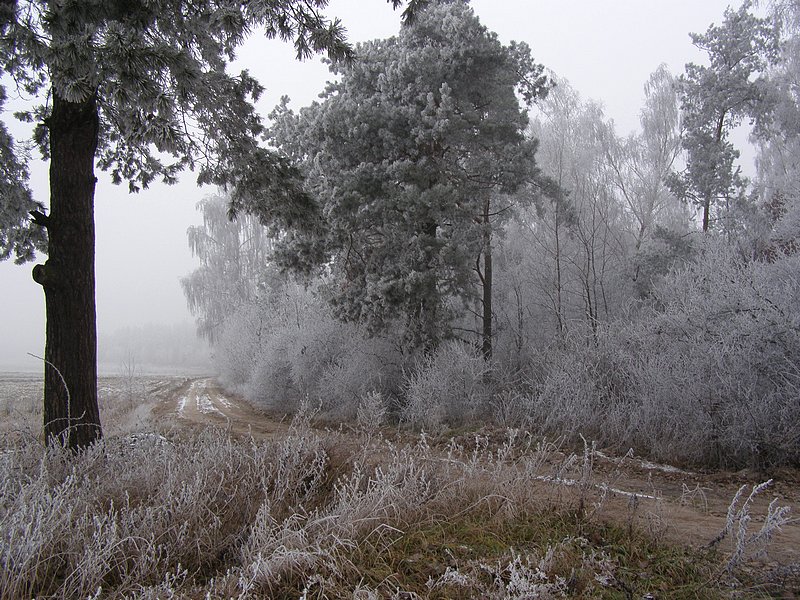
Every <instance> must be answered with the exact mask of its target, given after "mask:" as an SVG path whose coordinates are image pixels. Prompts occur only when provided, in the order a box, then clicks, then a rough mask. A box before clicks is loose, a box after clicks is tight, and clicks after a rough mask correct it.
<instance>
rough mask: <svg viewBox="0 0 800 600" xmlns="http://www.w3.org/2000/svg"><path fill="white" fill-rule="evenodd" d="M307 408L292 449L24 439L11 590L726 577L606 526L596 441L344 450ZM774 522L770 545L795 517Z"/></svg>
mask: <svg viewBox="0 0 800 600" xmlns="http://www.w3.org/2000/svg"><path fill="white" fill-rule="evenodd" d="M300 412H301V418H299V419H298V420H296V421H295V422H294V424H293V425H292V427H291V428H290V430H289V432H288V433H287V435H286V437H285V438H283V439H281V440H280V441H256V440H254V439H251V438H243V439H238V438H233V437H231V436H230V434H229V433H228V432H225V431H222V430H217V429H207V430H205V431H202V432H199V433H194V434H191V435H186V434H185V433H182V432H176V431H168V432H164V433H163V435H160V434H155V433H152V434H140V435H136V436H117V437H115V436H109V437H107V438H105V439H104V440H102V441H101V442H99V443H97V444H96V445H94V446H92V447H91V448H88V449H86V450H84V451H82V452H80V453H78V454H77V455H72V454H67V453H65V452H64V451H62V450H60V449H58V448H43V447H42V446H41V445H40V444H38V443H36V442H35V441H29V442H25V441H24V440H23V441H20V442H19V443H18V444H17V446H16V447H15V448H14V451H13V452H7V453H5V454H3V455H2V460H0V475H2V478H0V498H2V502H0V532H2V534H1V535H0V567H2V568H1V569H0V595H2V597H3V598H10V599H14V598H29V597H40V598H47V597H52V598H56V597H76V598H79V597H80V598H98V599H99V598H122V597H125V598H141V599H151V598H153V599H154V598H168V597H207V598H261V597H295V598H297V597H300V598H322V597H326V598H392V597H397V598H400V597H405V598H410V597H420V598H474V597H485V598H530V597H541V598H547V597H553V598H558V597H565V596H575V595H584V596H593V595H599V596H604V595H610V596H613V595H614V594H616V593H619V592H622V593H624V594H626V595H629V594H634V597H642V596H644V595H645V594H646V593H650V592H651V591H653V590H655V591H658V590H663V589H665V588H664V586H674V587H677V588H680V589H694V588H693V587H692V586H694V587H695V588H696V587H697V586H700V585H706V583H707V582H708V581H710V580H711V578H712V575H713V572H714V568H715V564H714V563H711V562H709V561H708V559H704V558H702V557H699V556H696V555H693V554H690V553H687V551H678V550H676V549H673V548H671V547H670V546H668V545H665V544H663V543H660V542H655V541H653V540H652V539H650V538H648V537H647V536H646V535H645V534H643V533H642V532H641V531H640V530H639V529H638V528H637V527H634V526H633V525H632V523H633V518H631V522H630V523H629V524H628V527H624V526H623V527H613V526H610V525H607V524H605V523H604V522H603V521H602V507H603V505H602V503H601V502H600V500H601V499H602V498H603V497H604V493H603V491H602V490H603V485H602V484H601V483H600V482H599V481H598V480H597V477H598V476H597V473H596V472H595V470H594V460H595V459H594V456H595V450H594V447H593V445H592V444H591V443H588V442H587V443H586V445H585V448H584V452H583V453H581V454H580V455H564V454H563V453H562V452H560V450H559V448H558V446H557V445H553V444H545V443H542V442H539V441H537V440H535V439H534V438H533V437H532V436H531V435H530V434H527V433H524V432H521V431H519V430H513V429H512V430H507V431H506V432H505V436H504V437H503V438H497V439H492V440H490V438H489V437H488V436H481V435H473V436H471V437H467V438H465V439H463V440H460V441H459V440H455V439H454V440H451V441H450V442H449V443H447V444H444V445H443V446H435V445H433V446H432V444H431V442H430V440H429V438H428V437H427V436H425V435H422V436H420V437H419V438H417V439H416V440H414V441H413V442H412V443H407V444H399V443H393V442H390V441H386V440H384V439H382V438H376V437H375V436H372V435H370V434H369V433H366V434H365V435H363V436H362V437H361V438H359V439H360V440H361V441H362V442H363V444H357V445H356V447H355V448H354V449H353V450H352V451H346V450H344V449H343V448H345V446H343V444H342V440H341V439H340V438H339V437H338V434H334V433H325V434H320V433H317V432H315V430H314V429H313V428H311V427H310V426H309V421H310V418H311V415H313V412H314V409H313V408H311V406H310V405H309V404H308V403H305V404H304V406H303V407H302V410H301V411H300ZM367 447H368V448H367ZM570 481H571V482H574V483H573V484H572V485H568V484H567V483H568V482H570ZM565 484H567V485H565ZM605 488H606V489H611V488H610V487H609V486H608V485H606V486H605ZM749 505H750V503H749V501H745V503H744V505H743V506H742V507H740V508H739V509H738V512H735V514H734V513H732V514H733V515H734V516H733V517H731V518H732V519H733V520H732V523H737V522H739V523H741V522H742V517H743V515H745V514H746V513H747V510H748V509H749ZM589 507H592V508H591V509H590V508H589ZM632 510H634V509H632ZM634 512H635V511H634ZM770 514H771V515H772V516H771V517H769V518H768V521H769V522H770V523H772V525H771V526H770V527H768V528H767V531H774V530H776V527H778V526H779V521H780V520H781V519H783V518H785V515H784V514H783V513H782V512H780V510H775V511H772V510H771V512H770ZM736 515H739V516H738V517H737V516H736ZM737 519H738V521H737ZM734 529H735V527H734V526H731V531H733V530H734ZM737 535H738V534H737ZM768 538H769V536H768V535H766V534H762V535H759V534H756V535H755V537H754V536H752V535H751V536H750V537H746V538H745V540H746V542H745V545H747V544H750V545H752V544H762V543H766V542H767V541H769V540H768ZM737 539H738V538H737ZM748 556H750V554H748V553H744V554H742V556H741V557H739V558H737V560H747V558H748ZM705 592H708V593H705ZM674 597H681V596H679V595H678V596H674ZM704 597H711V598H713V597H717V593H716V591H715V590H714V589H710V590H704Z"/></svg>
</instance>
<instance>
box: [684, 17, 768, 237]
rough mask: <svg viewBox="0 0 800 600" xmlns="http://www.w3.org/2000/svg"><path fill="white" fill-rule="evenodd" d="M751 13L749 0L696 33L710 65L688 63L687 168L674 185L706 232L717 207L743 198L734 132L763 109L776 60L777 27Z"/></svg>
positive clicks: (695, 43)
mask: <svg viewBox="0 0 800 600" xmlns="http://www.w3.org/2000/svg"><path fill="white" fill-rule="evenodd" d="M750 8H751V2H749V1H748V2H744V3H743V4H742V6H741V8H739V10H737V11H733V10H731V9H728V10H726V11H725V19H724V21H723V23H722V25H712V26H710V27H709V28H708V30H707V31H706V33H705V34H703V35H699V34H691V38H692V42H693V43H694V45H695V46H697V47H698V48H700V49H701V50H704V51H706V52H707V53H708V58H709V65H708V66H702V65H696V64H694V63H689V64H687V65H686V73H685V74H684V75H683V76H682V77H681V79H680V86H681V112H682V116H683V125H684V136H683V148H684V149H685V150H686V169H685V170H684V171H683V172H682V173H680V174H677V175H676V176H674V177H672V178H671V181H670V183H671V187H672V189H673V191H675V192H676V193H677V194H678V195H679V196H680V197H681V198H683V199H684V200H686V201H690V202H691V203H693V204H694V205H695V206H696V207H697V208H698V209H700V210H701V211H702V213H703V231H704V232H705V231H708V229H709V226H710V223H711V210H712V208H713V207H714V206H715V205H716V204H718V203H720V202H724V203H729V202H731V201H734V200H736V199H737V197H739V196H741V195H742V193H743V190H744V187H745V182H744V180H743V178H742V177H741V175H740V173H739V169H738V168H736V166H735V161H736V159H737V158H738V157H739V151H738V150H736V148H735V147H734V146H733V143H732V142H731V141H730V133H731V131H732V130H733V129H734V128H735V127H737V126H738V125H739V124H740V123H741V122H742V120H743V119H745V118H750V119H754V118H756V117H757V116H758V114H759V112H760V111H763V110H764V106H765V100H766V98H767V90H768V87H767V84H766V79H765V77H764V72H765V70H766V68H767V66H768V65H769V64H770V63H771V62H773V61H774V60H775V59H776V57H777V49H778V45H777V35H776V30H775V28H774V27H772V25H771V24H770V22H769V21H768V20H766V19H761V18H758V17H756V16H754V15H753V14H752V13H751V12H750Z"/></svg>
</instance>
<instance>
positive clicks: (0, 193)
mask: <svg viewBox="0 0 800 600" xmlns="http://www.w3.org/2000/svg"><path fill="white" fill-rule="evenodd" d="M5 100H6V91H5V88H3V87H2V86H0V111H2V110H3V108H4V104H5ZM27 181H28V169H27V168H26V166H25V163H24V162H23V161H22V160H20V158H19V157H18V156H17V153H16V152H15V144H14V138H13V137H11V134H10V133H9V132H8V129H6V126H5V124H4V123H2V122H0V198H1V199H2V201H1V202H0V260H6V259H8V258H9V257H11V255H12V254H13V255H14V260H15V262H17V263H18V264H21V263H24V262H26V261H29V260H33V257H34V254H35V252H36V250H44V249H45V247H46V243H47V241H46V236H45V234H44V231H43V230H41V229H39V228H31V227H29V226H28V222H29V214H30V213H31V211H41V210H44V207H43V206H42V205H41V204H40V203H38V202H34V200H33V197H32V196H31V191H30V189H28V185H27Z"/></svg>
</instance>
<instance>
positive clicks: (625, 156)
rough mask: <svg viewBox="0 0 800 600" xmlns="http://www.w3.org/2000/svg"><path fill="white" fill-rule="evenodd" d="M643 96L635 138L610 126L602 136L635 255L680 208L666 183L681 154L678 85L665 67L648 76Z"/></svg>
mask: <svg viewBox="0 0 800 600" xmlns="http://www.w3.org/2000/svg"><path fill="white" fill-rule="evenodd" d="M644 92H645V102H644V106H643V107H642V110H641V112H640V116H639V122H640V124H641V130H640V131H639V132H637V133H635V134H631V135H630V136H628V137H627V138H625V139H620V138H619V137H618V136H617V135H616V133H615V131H614V127H613V123H609V124H607V125H606V126H605V127H603V129H602V130H601V143H602V146H603V149H604V153H605V161H606V163H607V164H608V167H609V168H610V170H611V175H612V180H613V182H614V185H615V186H616V188H617V190H618V194H619V196H620V198H621V199H622V200H623V202H624V205H625V209H626V212H627V214H628V215H629V216H630V217H631V220H632V226H633V227H632V231H631V234H632V236H633V239H634V247H635V249H636V250H637V251H638V250H639V249H640V248H641V247H642V244H643V243H644V242H645V241H647V240H648V239H650V238H651V237H652V235H653V233H654V230H655V228H656V227H657V226H658V225H664V224H665V222H667V221H669V220H670V218H671V217H674V216H675V213H676V212H678V210H677V209H678V202H677V200H676V198H675V196H674V195H673V194H672V193H671V192H670V191H669V189H668V188H667V185H666V180H667V177H668V176H669V174H670V173H671V172H672V171H673V169H674V166H675V163H676V161H677V159H678V156H679V155H680V152H681V134H680V109H679V106H678V96H677V82H676V80H675V77H673V75H672V74H671V73H670V72H669V70H667V68H666V65H661V66H660V67H659V68H658V69H657V70H656V71H655V72H654V73H653V74H652V75H650V77H649V78H648V80H647V83H646V84H645V86H644Z"/></svg>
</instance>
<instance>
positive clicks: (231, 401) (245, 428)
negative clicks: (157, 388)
mask: <svg viewBox="0 0 800 600" xmlns="http://www.w3.org/2000/svg"><path fill="white" fill-rule="evenodd" d="M153 412H154V414H155V415H156V416H158V417H168V418H169V417H172V418H177V419H178V421H179V422H180V423H181V424H183V425H193V426H203V425H216V426H223V427H228V428H230V430H231V431H233V432H234V433H237V434H250V435H253V436H255V437H258V438H263V437H273V436H276V435H280V434H282V433H285V432H286V431H287V430H288V428H289V427H288V423H286V422H282V421H280V420H278V419H276V418H273V417H271V416H269V415H267V414H266V413H264V412H261V411H258V410H256V409H255V408H253V407H252V406H251V405H250V404H248V403H247V402H246V401H245V400H244V399H242V398H240V397H238V396H236V395H235V394H231V393H230V392H227V391H225V390H223V389H222V387H221V386H220V385H219V383H218V382H217V381H216V380H215V379H214V378H211V377H206V378H202V379H187V380H185V381H184V382H183V383H182V384H181V385H180V386H178V387H177V388H173V389H172V390H171V391H170V392H169V393H167V394H166V395H165V400H164V401H163V402H162V403H161V404H160V405H159V406H158V407H157V408H156V409H155V410H154V411H153Z"/></svg>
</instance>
